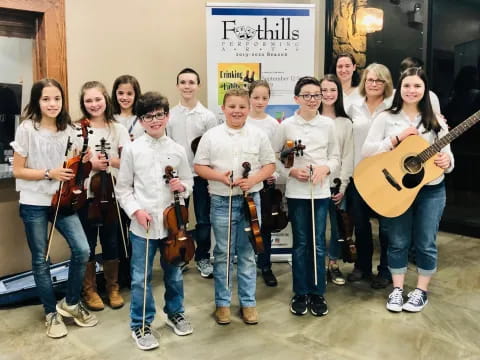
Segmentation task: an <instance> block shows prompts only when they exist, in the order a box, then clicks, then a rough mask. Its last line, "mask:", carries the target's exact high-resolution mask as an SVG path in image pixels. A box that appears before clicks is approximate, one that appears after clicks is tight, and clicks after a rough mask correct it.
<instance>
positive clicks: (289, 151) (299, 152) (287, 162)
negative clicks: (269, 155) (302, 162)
mask: <svg viewBox="0 0 480 360" xmlns="http://www.w3.org/2000/svg"><path fill="white" fill-rule="evenodd" d="M303 150H305V145H303V144H302V140H300V139H299V140H295V141H294V140H287V141H286V142H285V145H284V146H283V148H282V151H281V152H280V161H281V162H282V164H283V166H285V168H286V169H288V168H291V167H292V166H293V161H294V159H295V156H297V157H298V156H303Z"/></svg>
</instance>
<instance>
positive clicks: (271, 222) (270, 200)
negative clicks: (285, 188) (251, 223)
mask: <svg viewBox="0 0 480 360" xmlns="http://www.w3.org/2000/svg"><path fill="white" fill-rule="evenodd" d="M260 197H261V199H262V226H264V227H265V228H266V229H268V230H270V231H271V232H273V233H277V232H280V231H282V230H283V229H285V228H286V227H287V225H288V216H287V213H286V211H285V210H284V209H283V199H282V192H281V191H280V189H277V188H276V187H275V184H274V183H273V184H269V183H268V182H267V181H264V182H263V189H262V190H260Z"/></svg>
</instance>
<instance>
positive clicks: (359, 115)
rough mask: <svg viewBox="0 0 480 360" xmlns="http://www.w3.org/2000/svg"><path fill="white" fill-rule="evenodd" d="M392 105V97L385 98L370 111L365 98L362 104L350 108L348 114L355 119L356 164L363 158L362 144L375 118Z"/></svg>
mask: <svg viewBox="0 0 480 360" xmlns="http://www.w3.org/2000/svg"><path fill="white" fill-rule="evenodd" d="M390 105H391V98H388V99H385V100H383V102H381V103H380V105H378V106H377V108H376V109H375V110H374V112H373V113H370V110H369V109H368V106H367V103H366V100H365V99H364V100H363V102H362V103H361V104H360V105H353V106H352V107H350V109H349V113H348V115H350V118H351V119H352V121H353V154H354V166H357V164H358V163H359V162H360V160H362V159H363V157H362V146H363V143H364V142H365V139H366V137H367V134H368V130H369V129H370V126H371V125H372V122H373V119H375V117H376V116H377V115H378V114H380V113H381V112H382V111H384V110H385V109H388V108H389V107H390Z"/></svg>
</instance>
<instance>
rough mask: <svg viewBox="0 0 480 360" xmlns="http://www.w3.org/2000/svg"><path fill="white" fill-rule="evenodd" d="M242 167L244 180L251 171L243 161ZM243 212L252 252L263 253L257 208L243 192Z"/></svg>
mask: <svg viewBox="0 0 480 360" xmlns="http://www.w3.org/2000/svg"><path fill="white" fill-rule="evenodd" d="M242 167H243V174H242V177H243V178H244V179H246V178H248V173H249V172H250V170H251V169H252V168H251V166H250V163H249V162H247V161H245V162H244V163H243V164H242ZM243 195H244V203H243V204H244V206H243V208H244V212H245V219H246V220H247V222H248V224H249V225H248V227H246V228H245V231H246V232H247V235H248V238H249V240H250V243H251V244H252V247H253V250H254V251H255V254H261V253H263V252H264V251H265V249H264V246H263V238H262V234H261V233H260V224H259V222H258V215H257V207H256V206H255V201H253V198H252V196H251V195H250V194H249V193H248V192H246V191H245V192H244V193H243Z"/></svg>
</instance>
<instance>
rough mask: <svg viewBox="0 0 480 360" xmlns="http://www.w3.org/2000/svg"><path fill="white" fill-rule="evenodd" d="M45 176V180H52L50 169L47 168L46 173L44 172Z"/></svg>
mask: <svg viewBox="0 0 480 360" xmlns="http://www.w3.org/2000/svg"><path fill="white" fill-rule="evenodd" d="M43 178H44V179H45V180H52V178H51V177H50V169H45V173H44V174H43Z"/></svg>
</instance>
